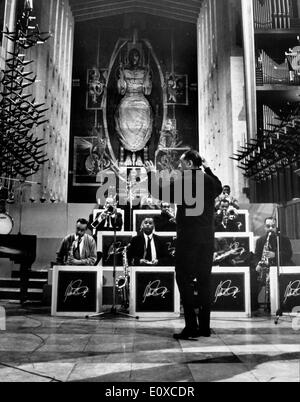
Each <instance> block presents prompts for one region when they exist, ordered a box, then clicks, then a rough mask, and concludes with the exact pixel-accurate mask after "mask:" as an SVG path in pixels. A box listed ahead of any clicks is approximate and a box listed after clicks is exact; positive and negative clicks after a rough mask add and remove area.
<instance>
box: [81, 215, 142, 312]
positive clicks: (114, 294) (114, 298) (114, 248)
mask: <svg viewBox="0 0 300 402" xmlns="http://www.w3.org/2000/svg"><path fill="white" fill-rule="evenodd" d="M116 223H117V209H116V212H115V217H114V224H113V226H114V243H113V304H112V306H111V309H110V310H109V311H104V312H102V313H98V314H92V315H87V316H86V317H85V318H87V319H89V318H100V319H105V318H117V317H118V316H120V317H126V318H134V319H135V320H138V319H139V318H140V317H138V316H133V315H130V314H129V313H125V312H123V311H118V310H117V301H116V242H117V229H116Z"/></svg>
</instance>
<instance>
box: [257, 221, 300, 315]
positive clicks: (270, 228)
mask: <svg viewBox="0 0 300 402" xmlns="http://www.w3.org/2000/svg"><path fill="white" fill-rule="evenodd" d="M264 229H265V234H264V235H263V236H262V237H260V238H259V239H257V242H256V246H255V255H254V261H253V265H252V266H251V267H252V269H251V304H252V311H255V310H257V309H258V307H259V305H258V295H259V293H260V291H261V290H262V287H263V286H264V285H265V284H264V283H261V282H260V281H259V276H258V274H260V273H261V270H262V267H261V264H260V262H261V261H262V260H263V259H266V260H267V261H268V266H270V267H271V266H277V259H278V253H277V224H276V219H275V218H273V217H269V218H266V219H265V227H264ZM279 257H280V266H293V265H295V264H294V262H293V261H292V257H293V250H292V245H291V241H290V239H289V238H288V237H286V236H283V235H280V236H279Z"/></svg>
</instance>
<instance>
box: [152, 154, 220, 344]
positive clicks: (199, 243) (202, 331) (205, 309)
mask: <svg viewBox="0 0 300 402" xmlns="http://www.w3.org/2000/svg"><path fill="white" fill-rule="evenodd" d="M145 167H146V170H147V172H148V174H149V176H148V179H149V185H150V186H152V185H153V183H157V177H156V175H155V167H154V165H153V163H152V162H146V164H145ZM179 168H180V170H181V171H182V174H181V175H179V178H178V179H177V180H180V181H181V183H179V186H176V183H173V184H172V183H170V184H169V186H167V185H165V186H164V190H165V191H164V192H160V194H162V197H163V194H169V195H170V196H171V197H170V199H169V200H166V199H165V201H171V203H174V201H175V200H174V197H175V195H174V194H175V191H176V190H175V189H176V187H177V188H181V189H182V197H181V199H182V202H181V204H178V205H177V214H176V222H177V243H176V266H175V269H176V280H177V284H178V288H179V292H180V296H181V299H182V304H183V309H184V318H185V328H184V329H183V331H182V332H181V333H178V334H174V335H173V337H174V338H175V339H186V340H189V339H191V338H198V337H200V336H204V337H209V336H210V333H211V331H210V311H211V301H212V299H211V294H210V280H211V271H212V264H213V253H214V207H215V199H216V197H217V196H218V195H219V194H220V193H221V192H222V185H221V182H220V180H219V179H218V178H217V177H216V176H215V175H214V174H213V172H212V171H211V169H210V168H209V167H208V165H207V162H206V161H205V160H204V159H203V158H201V156H200V155H199V153H198V152H197V151H194V150H190V151H187V152H185V153H184V154H183V155H182V156H181V158H180V165H179ZM201 168H203V170H204V172H203V171H202V170H201ZM198 181H200V184H199V186H200V187H199V186H197V184H198ZM180 184H182V186H180ZM156 185H157V184H156ZM160 187H161V186H160ZM186 188H188V189H191V191H190V192H191V193H192V194H194V195H195V194H196V198H195V201H194V202H195V203H194V204H193V205H190V204H188V203H187V202H186V199H187V197H186V196H189V195H190V194H186V193H187V190H186V191H185V189H186ZM198 191H199V193H198ZM201 194H203V198H204V199H203V201H204V205H203V211H200V210H199V212H198V208H197V202H198V201H197V199H198V198H201V197H200V195H201ZM197 195H198V196H197ZM192 213H193V214H192ZM193 215H194V216H193ZM196 311H197V312H196Z"/></svg>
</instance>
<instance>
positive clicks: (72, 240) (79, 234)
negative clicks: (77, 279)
mask: <svg viewBox="0 0 300 402" xmlns="http://www.w3.org/2000/svg"><path fill="white" fill-rule="evenodd" d="M87 228H88V221H87V220H85V219H78V221H77V222H76V233H75V234H70V235H68V236H66V237H65V238H64V239H63V241H62V243H61V245H60V248H59V250H58V252H57V258H56V263H57V265H86V266H92V265H95V263H96V259H97V247H96V242H95V240H94V239H93V237H92V236H90V235H88V234H86V231H87Z"/></svg>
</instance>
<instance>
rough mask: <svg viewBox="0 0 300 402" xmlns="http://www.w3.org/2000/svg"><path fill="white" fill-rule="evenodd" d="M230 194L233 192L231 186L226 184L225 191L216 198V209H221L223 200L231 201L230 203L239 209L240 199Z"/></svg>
mask: <svg viewBox="0 0 300 402" xmlns="http://www.w3.org/2000/svg"><path fill="white" fill-rule="evenodd" d="M230 194H231V188H230V186H228V184H227V185H226V186H224V187H223V191H222V193H221V194H220V195H219V197H217V198H216V201H215V209H216V210H218V209H220V204H221V201H223V200H227V201H228V202H229V205H230V206H232V207H233V208H235V209H239V203H238V200H237V199H236V198H234V197H233V196H232V195H230Z"/></svg>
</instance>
